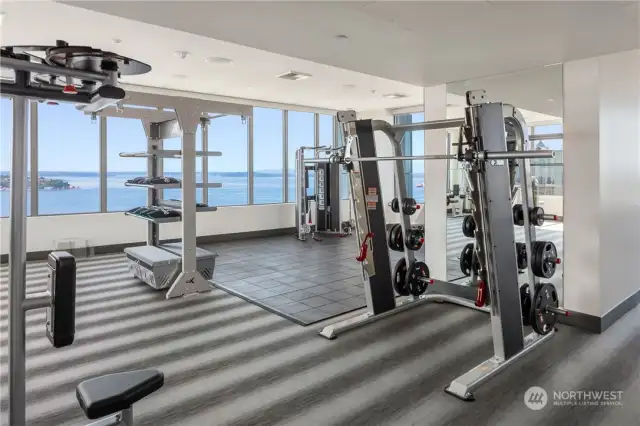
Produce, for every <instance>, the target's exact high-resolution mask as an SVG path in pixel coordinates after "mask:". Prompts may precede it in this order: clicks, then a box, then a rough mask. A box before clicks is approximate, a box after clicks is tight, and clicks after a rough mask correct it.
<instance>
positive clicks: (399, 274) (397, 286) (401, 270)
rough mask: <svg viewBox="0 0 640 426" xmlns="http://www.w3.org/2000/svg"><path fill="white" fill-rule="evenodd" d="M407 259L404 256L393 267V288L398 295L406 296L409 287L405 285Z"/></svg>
mask: <svg viewBox="0 0 640 426" xmlns="http://www.w3.org/2000/svg"><path fill="white" fill-rule="evenodd" d="M406 278H407V261H406V260H405V259H404V257H403V258H402V259H400V260H398V262H397V263H396V266H394V267H393V289H394V290H395V291H396V293H398V294H399V295H400V296H408V295H409V294H410V293H409V289H408V286H407V281H406Z"/></svg>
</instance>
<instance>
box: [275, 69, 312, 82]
mask: <svg viewBox="0 0 640 426" xmlns="http://www.w3.org/2000/svg"><path fill="white" fill-rule="evenodd" d="M276 77H277V78H282V79H284V80H294V81H297V80H304V79H305V78H309V77H311V74H306V73H303V72H298V71H289V72H285V73H284V74H280V75H278V76H276Z"/></svg>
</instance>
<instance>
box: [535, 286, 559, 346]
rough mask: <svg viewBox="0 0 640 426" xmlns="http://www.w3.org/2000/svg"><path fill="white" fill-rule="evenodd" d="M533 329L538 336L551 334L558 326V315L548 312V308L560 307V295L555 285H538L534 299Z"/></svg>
mask: <svg viewBox="0 0 640 426" xmlns="http://www.w3.org/2000/svg"><path fill="white" fill-rule="evenodd" d="M533 307H534V309H533V314H532V318H531V327H532V328H533V331H535V332H536V333H538V334H541V335H545V334H549V333H550V332H551V330H553V328H554V326H555V324H556V320H557V317H556V314H554V313H553V312H549V311H547V307H554V308H557V307H558V293H557V291H556V288H555V287H554V286H553V284H537V285H536V293H535V297H534V299H533Z"/></svg>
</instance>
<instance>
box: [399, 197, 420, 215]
mask: <svg viewBox="0 0 640 426" xmlns="http://www.w3.org/2000/svg"><path fill="white" fill-rule="evenodd" d="M416 210H418V202H417V201H416V200H415V199H414V198H405V199H404V200H402V213H404V214H406V215H407V216H411V215H412V214H414V213H415V212H416Z"/></svg>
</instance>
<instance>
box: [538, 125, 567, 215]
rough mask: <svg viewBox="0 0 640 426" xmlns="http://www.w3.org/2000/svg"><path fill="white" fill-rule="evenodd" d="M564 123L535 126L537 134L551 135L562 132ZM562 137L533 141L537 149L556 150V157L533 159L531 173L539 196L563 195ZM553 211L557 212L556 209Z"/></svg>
mask: <svg viewBox="0 0 640 426" xmlns="http://www.w3.org/2000/svg"><path fill="white" fill-rule="evenodd" d="M562 132H563V127H562V124H551V125H545V126H535V127H533V132H532V133H533V134H535V135H549V134H554V133H562ZM562 143H563V142H562V139H548V140H542V141H535V140H534V141H533V146H534V147H535V149H537V150H538V149H551V150H553V151H555V154H556V155H555V157H554V158H541V159H538V160H531V175H532V176H533V177H534V178H535V184H536V195H538V196H546V195H548V196H562V195H563V185H564V173H563V171H564V163H563V157H562V154H563V151H562V148H563V147H562ZM549 204H550V203H549ZM553 213H555V214H559V213H557V211H554V212H553Z"/></svg>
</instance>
